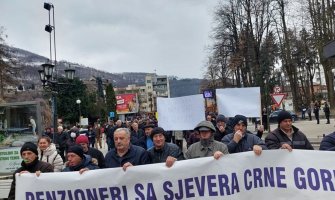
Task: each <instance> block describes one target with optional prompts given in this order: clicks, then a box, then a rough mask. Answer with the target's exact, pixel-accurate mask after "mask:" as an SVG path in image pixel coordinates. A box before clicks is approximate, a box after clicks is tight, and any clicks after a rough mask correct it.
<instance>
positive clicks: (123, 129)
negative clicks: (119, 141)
mask: <svg viewBox="0 0 335 200" xmlns="http://www.w3.org/2000/svg"><path fill="white" fill-rule="evenodd" d="M121 131H124V132H126V135H127V136H128V137H130V135H131V134H130V131H129V129H128V128H118V129H116V130H115V131H114V133H116V132H121Z"/></svg>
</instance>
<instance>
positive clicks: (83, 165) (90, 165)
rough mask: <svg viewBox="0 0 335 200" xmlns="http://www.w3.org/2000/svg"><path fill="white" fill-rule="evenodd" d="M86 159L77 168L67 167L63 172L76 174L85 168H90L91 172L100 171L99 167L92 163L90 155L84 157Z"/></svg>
mask: <svg viewBox="0 0 335 200" xmlns="http://www.w3.org/2000/svg"><path fill="white" fill-rule="evenodd" d="M84 156H85V158H83V160H82V161H81V163H79V164H78V165H76V166H67V167H65V168H64V169H63V172H74V171H79V170H81V169H84V168H88V169H89V170H94V169H99V167H98V165H96V164H94V163H93V162H92V158H91V156H89V155H84Z"/></svg>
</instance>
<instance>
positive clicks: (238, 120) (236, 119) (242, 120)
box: [232, 115, 248, 127]
mask: <svg viewBox="0 0 335 200" xmlns="http://www.w3.org/2000/svg"><path fill="white" fill-rule="evenodd" d="M239 123H243V124H244V126H248V120H247V118H246V117H245V116H243V115H235V117H234V119H233V122H232V127H235V125H236V124H239Z"/></svg>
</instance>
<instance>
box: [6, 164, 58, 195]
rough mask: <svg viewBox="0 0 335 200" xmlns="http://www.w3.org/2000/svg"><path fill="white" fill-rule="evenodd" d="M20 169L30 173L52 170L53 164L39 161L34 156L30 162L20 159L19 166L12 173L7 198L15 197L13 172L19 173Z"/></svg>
mask: <svg viewBox="0 0 335 200" xmlns="http://www.w3.org/2000/svg"><path fill="white" fill-rule="evenodd" d="M22 171H28V172H30V173H35V172H36V171H41V172H53V171H54V169H53V166H52V165H51V164H49V163H46V162H43V161H39V160H38V158H36V159H35V160H34V161H33V162H32V163H29V164H27V163H25V162H23V161H22V163H21V167H20V168H19V169H17V170H16V171H15V172H14V174H13V182H12V185H11V187H10V191H9V194H8V200H14V199H15V186H16V180H15V174H16V173H20V172H22Z"/></svg>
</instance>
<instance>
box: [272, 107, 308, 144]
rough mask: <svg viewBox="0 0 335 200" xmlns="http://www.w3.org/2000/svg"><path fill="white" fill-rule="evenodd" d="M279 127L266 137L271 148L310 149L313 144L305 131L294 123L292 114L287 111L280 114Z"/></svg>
mask: <svg viewBox="0 0 335 200" xmlns="http://www.w3.org/2000/svg"><path fill="white" fill-rule="evenodd" d="M277 119H278V128H277V129H275V130H273V131H272V132H271V133H270V134H269V135H267V136H266V138H265V143H266V146H267V147H268V148H269V149H287V150H289V151H292V149H309V150H313V149H314V148H313V146H312V145H311V143H310V142H309V141H308V139H307V137H306V136H305V134H304V133H302V132H301V131H299V129H298V128H297V127H295V126H293V125H292V115H291V114H290V113H289V112H287V111H281V112H280V113H279V114H278V117H277Z"/></svg>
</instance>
